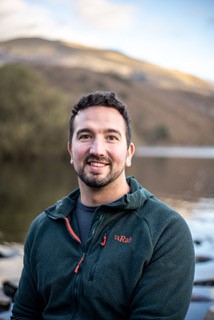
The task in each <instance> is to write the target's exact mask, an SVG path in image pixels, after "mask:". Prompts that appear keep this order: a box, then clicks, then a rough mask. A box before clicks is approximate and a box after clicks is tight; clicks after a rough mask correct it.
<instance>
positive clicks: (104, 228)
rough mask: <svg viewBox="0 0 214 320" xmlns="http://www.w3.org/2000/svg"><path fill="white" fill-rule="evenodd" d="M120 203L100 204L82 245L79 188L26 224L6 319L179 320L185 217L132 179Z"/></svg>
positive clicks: (187, 261)
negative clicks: (16, 283) (77, 213)
mask: <svg viewBox="0 0 214 320" xmlns="http://www.w3.org/2000/svg"><path fill="white" fill-rule="evenodd" d="M128 183H129V184H130V187H131V192H130V193H129V194H127V195H125V196H124V197H123V198H122V200H119V201H117V202H115V203H111V204H105V205H101V206H100V207H99V208H98V209H97V210H96V211H95V214H94V217H93V221H92V226H91V230H90V236H89V239H88V242H87V244H86V246H85V247H83V246H82V244H81V241H80V238H79V232H78V225H77V221H76V216H75V214H74V210H75V204H76V201H77V198H78V197H79V190H75V191H74V192H72V193H71V194H70V195H68V196H67V197H65V198H63V199H62V200H60V201H58V202H57V203H56V204H55V205H54V206H52V207H50V208H48V209H47V210H46V211H44V212H43V213H41V214H40V215H39V216H38V217H37V218H36V219H35V220H34V221H33V223H32V225H31V228H30V230H29V234H28V237H27V240H26V244H25V255H24V268H23V272H22V276H21V279H20V283H19V289H18V291H17V294H16V296H15V302H14V307H13V312H12V318H11V319H21V320H25V319H28V320H29V319H31V320H34V319H35V320H40V319H45V320H66V319H78V320H96V319H97V320H137V319H141V320H142V319H143V320H146V319H164V320H166V319H168V320H180V319H184V317H185V314H186V312H187V309H188V306H189V303H190V299H191V292H192V284H193V276H194V250H193V243H192V238H191V234H190V231H189V228H188V226H187V224H186V222H185V221H184V219H183V218H182V217H181V216H180V215H179V214H178V213H176V212H175V211H173V210H172V209H171V208H169V207H168V206H166V205H165V204H164V203H162V202H161V201H159V200H158V199H157V198H155V197H154V196H153V195H152V194H151V193H149V192H148V191H147V190H146V189H144V188H142V186H141V185H140V184H139V183H138V182H137V181H136V180H135V179H134V178H128Z"/></svg>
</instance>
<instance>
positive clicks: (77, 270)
mask: <svg viewBox="0 0 214 320" xmlns="http://www.w3.org/2000/svg"><path fill="white" fill-rule="evenodd" d="M83 261H84V255H83V256H82V258H81V259H80V261H79V262H78V263H77V265H76V268H75V269H74V273H78V272H79V268H80V266H81V264H82V263H83Z"/></svg>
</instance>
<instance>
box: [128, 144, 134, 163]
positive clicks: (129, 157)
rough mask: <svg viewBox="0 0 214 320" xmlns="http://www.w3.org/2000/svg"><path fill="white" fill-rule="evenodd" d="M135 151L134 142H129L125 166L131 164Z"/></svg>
mask: <svg viewBox="0 0 214 320" xmlns="http://www.w3.org/2000/svg"><path fill="white" fill-rule="evenodd" d="M134 153H135V146H134V143H132V142H131V143H130V146H129V148H128V152H127V157H126V167H130V166H131V164H132V157H133V155H134Z"/></svg>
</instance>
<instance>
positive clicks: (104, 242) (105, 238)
mask: <svg viewBox="0 0 214 320" xmlns="http://www.w3.org/2000/svg"><path fill="white" fill-rule="evenodd" d="M106 242H107V235H106V234H105V235H104V236H103V241H102V242H101V243H100V245H101V247H105V245H106Z"/></svg>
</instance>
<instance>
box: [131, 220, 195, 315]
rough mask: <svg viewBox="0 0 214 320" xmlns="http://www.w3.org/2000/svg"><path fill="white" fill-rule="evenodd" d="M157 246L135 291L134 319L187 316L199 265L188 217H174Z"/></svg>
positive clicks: (161, 234) (155, 245)
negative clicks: (196, 268) (195, 268)
mask: <svg viewBox="0 0 214 320" xmlns="http://www.w3.org/2000/svg"><path fill="white" fill-rule="evenodd" d="M157 228H158V227H157ZM160 228H161V224H160ZM154 238H155V237H153V239H154ZM153 245H154V249H153V254H152V257H151V259H150V261H149V262H148V263H147V265H146V266H144V269H143V271H142V274H141V277H140V279H139V282H138V284H137V287H136V290H135V292H134V297H133V300H132V305H131V310H132V312H131V316H130V320H140V319H144V320H147V319H153V320H154V319H159V320H161V319H164V320H166V319H167V320H181V319H184V318H185V315H186V312H187V310H188V307H189V303H190V300H191V294H192V286H193V278H194V266H195V256H194V248H193V241H192V237H191V234H190V231H189V228H188V226H187V224H186V222H185V221H184V219H183V218H182V217H180V216H175V217H174V218H173V219H171V221H170V222H169V223H168V224H167V225H166V226H165V228H164V229H163V230H161V233H160V235H159V236H158V239H156V240H155V243H154V244H153Z"/></svg>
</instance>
